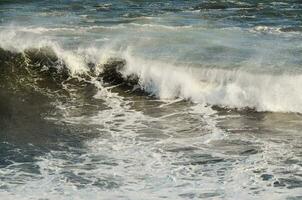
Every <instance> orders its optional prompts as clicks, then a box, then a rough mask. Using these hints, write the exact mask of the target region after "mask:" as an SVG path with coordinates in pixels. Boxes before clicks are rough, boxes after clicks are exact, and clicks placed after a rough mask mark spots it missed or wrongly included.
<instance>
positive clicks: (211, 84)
mask: <svg viewBox="0 0 302 200" xmlns="http://www.w3.org/2000/svg"><path fill="white" fill-rule="evenodd" d="M124 57H125V59H126V60H127V66H126V68H125V70H124V71H123V74H124V75H125V76H127V75H129V74H136V75H138V76H139V78H140V85H141V87H142V88H143V89H144V90H146V91H148V92H150V93H151V94H154V95H156V96H157V97H159V98H161V99H173V98H184V99H188V100H191V101H193V102H196V103H206V104H211V105H219V106H226V107H231V108H245V107H250V108H255V109H256V110H257V111H275V112H300V113H301V112H302V88H301V87H300V85H301V84H302V75H299V74H297V75H294V74H279V75H273V74H259V73H253V72H248V71H244V70H223V69H207V68H189V67H186V66H176V65H173V64H171V63H164V62H157V61H150V60H146V59H139V58H137V57H135V56H133V55H131V53H129V52H127V53H125V54H124Z"/></svg>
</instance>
